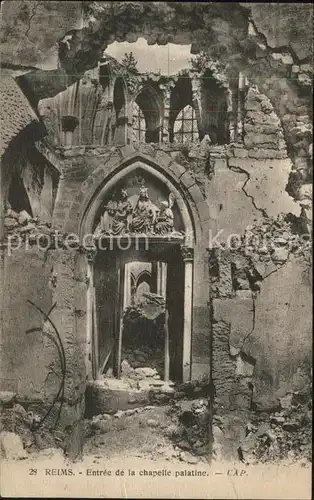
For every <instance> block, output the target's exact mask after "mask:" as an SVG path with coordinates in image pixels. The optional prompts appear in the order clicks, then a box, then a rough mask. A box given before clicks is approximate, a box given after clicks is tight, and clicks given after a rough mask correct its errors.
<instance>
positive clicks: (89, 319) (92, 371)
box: [85, 249, 98, 380]
mask: <svg viewBox="0 0 314 500" xmlns="http://www.w3.org/2000/svg"><path fill="white" fill-rule="evenodd" d="M96 253H97V251H96V250H94V249H90V250H87V273H86V279H87V307H86V353H85V359H86V375H87V380H93V379H96V378H97V373H98V369H97V365H98V359H97V360H96V359H95V355H94V353H95V345H94V343H95V340H96V339H95V335H94V331H93V330H94V329H93V323H94V321H93V309H94V307H93V304H94V295H95V294H94V263H95V258H96ZM97 343H98V337H97ZM97 352H98V345H97Z"/></svg>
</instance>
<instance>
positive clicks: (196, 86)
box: [191, 76, 204, 138]
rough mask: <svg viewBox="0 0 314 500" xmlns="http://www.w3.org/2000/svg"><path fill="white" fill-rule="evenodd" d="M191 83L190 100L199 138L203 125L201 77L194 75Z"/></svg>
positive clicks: (202, 132)
mask: <svg viewBox="0 0 314 500" xmlns="http://www.w3.org/2000/svg"><path fill="white" fill-rule="evenodd" d="M191 84H192V102H193V107H194V109H195V114H196V119H197V124H198V130H199V132H200V133H201V138H202V137H203V135H204V126H203V112H202V101H201V95H202V89H201V78H200V77H199V76H195V77H193V78H192V79H191Z"/></svg>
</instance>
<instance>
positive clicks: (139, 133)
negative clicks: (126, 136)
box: [133, 102, 146, 143]
mask: <svg viewBox="0 0 314 500" xmlns="http://www.w3.org/2000/svg"><path fill="white" fill-rule="evenodd" d="M133 141H134V142H139V143H141V142H146V120H145V116H144V113H143V111H142V110H141V108H140V107H139V105H138V104H137V103H136V102H134V103H133Z"/></svg>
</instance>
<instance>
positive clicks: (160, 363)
mask: <svg viewBox="0 0 314 500" xmlns="http://www.w3.org/2000/svg"><path fill="white" fill-rule="evenodd" d="M163 357H164V349H163V348H162V347H160V346H158V345H157V346H155V347H154V348H152V347H150V346H148V345H142V346H140V348H138V349H131V348H129V349H126V348H124V349H123V351H122V358H123V360H124V361H122V363H123V366H121V369H122V372H125V371H128V366H127V364H128V365H130V366H131V367H132V368H134V369H135V368H145V367H151V368H153V369H155V370H157V372H158V374H159V375H160V376H162V374H163V369H164V360H163Z"/></svg>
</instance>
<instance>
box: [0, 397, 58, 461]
mask: <svg viewBox="0 0 314 500" xmlns="http://www.w3.org/2000/svg"><path fill="white" fill-rule="evenodd" d="M0 414H1V418H0V450H1V454H2V456H3V457H4V458H7V459H24V458H27V457H28V454H30V453H33V452H36V451H38V450H41V449H44V448H48V447H49V448H57V447H58V446H60V442H58V440H57V439H56V435H54V434H53V433H51V432H50V430H49V429H48V428H47V426H46V425H43V426H39V425H38V424H39V422H40V417H39V415H38V414H37V413H35V412H34V411H31V410H30V407H29V405H28V404H25V403H23V404H21V402H20V401H18V400H17V395H16V394H15V393H14V392H11V391H2V392H0Z"/></svg>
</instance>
